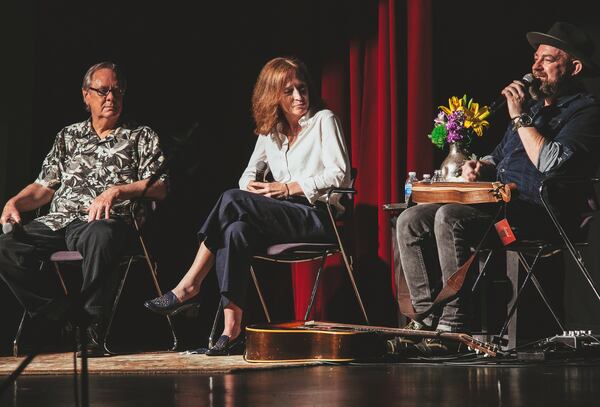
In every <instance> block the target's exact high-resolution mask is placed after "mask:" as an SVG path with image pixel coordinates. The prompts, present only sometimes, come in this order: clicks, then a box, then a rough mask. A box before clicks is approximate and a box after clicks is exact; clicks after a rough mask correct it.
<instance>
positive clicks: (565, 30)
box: [527, 21, 598, 72]
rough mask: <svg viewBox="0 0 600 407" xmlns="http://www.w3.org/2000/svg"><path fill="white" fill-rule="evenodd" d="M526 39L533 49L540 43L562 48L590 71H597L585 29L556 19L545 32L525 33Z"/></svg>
mask: <svg viewBox="0 0 600 407" xmlns="http://www.w3.org/2000/svg"><path fill="white" fill-rule="evenodd" d="M527 41H529V44H531V46H532V47H533V48H534V49H537V47H538V46H539V45H540V44H545V45H550V46H552V47H555V48H558V49H562V50H563V51H565V52H566V53H568V54H569V55H571V56H572V57H573V58H576V59H579V60H580V61H581V62H582V63H583V65H584V66H585V67H587V68H588V69H590V70H591V71H594V72H597V71H598V66H597V65H596V64H595V63H594V61H593V60H592V54H593V52H594V44H593V42H592V40H591V39H590V37H589V36H588V35H587V33H586V32H585V31H583V30H582V29H581V28H579V27H577V26H575V25H573V24H570V23H566V22H563V21H558V22H556V23H554V25H553V26H552V27H551V28H550V30H548V32H547V33H541V32H529V33H527Z"/></svg>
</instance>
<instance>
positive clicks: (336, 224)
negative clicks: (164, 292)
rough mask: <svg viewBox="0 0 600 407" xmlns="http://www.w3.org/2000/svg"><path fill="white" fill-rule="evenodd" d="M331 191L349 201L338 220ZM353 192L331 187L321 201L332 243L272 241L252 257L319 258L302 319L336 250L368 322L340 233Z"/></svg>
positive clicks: (281, 260) (284, 260)
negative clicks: (329, 228) (334, 238)
mask: <svg viewBox="0 0 600 407" xmlns="http://www.w3.org/2000/svg"><path fill="white" fill-rule="evenodd" d="M354 179H355V171H354V170H353V177H352V180H353V181H354ZM352 185H353V182H352ZM334 194H340V195H342V196H344V195H345V196H346V197H347V198H348V201H349V202H348V204H347V205H345V207H346V208H347V209H346V211H345V213H344V216H343V219H341V220H339V219H337V220H336V218H335V216H334V209H333V206H332V204H331V197H332V195H334ZM354 194H356V190H355V189H354V188H331V189H330V190H329V191H328V192H327V199H326V203H325V204H326V208H327V213H328V214H329V220H330V222H331V224H332V226H333V229H334V231H335V237H336V242H335V243H308V242H295V243H282V244H275V245H272V246H269V247H267V249H266V250H265V252H264V253H257V254H256V255H254V256H253V258H254V259H256V260H264V261H270V262H274V263H288V264H293V263H302V262H308V261H313V260H319V259H320V260H321V262H320V263H319V269H318V271H317V275H316V278H315V282H314V284H313V288H312V291H311V295H310V300H309V303H308V306H307V308H306V312H305V313H304V320H306V319H308V316H309V315H310V311H311V309H312V307H313V304H314V300H315V297H316V294H317V290H318V288H319V281H320V277H321V273H322V271H323V268H324V266H325V261H326V260H327V257H329V256H332V255H334V254H338V253H339V254H341V255H342V259H343V260H344V266H345V268H346V271H347V273H348V278H349V279H350V283H351V284H352V288H353V290H354V295H355V296H356V301H357V302H358V305H359V307H360V310H361V313H362V316H363V319H364V320H365V322H366V323H367V324H368V323H369V318H368V317H367V313H366V311H365V307H364V305H363V301H362V298H361V296H360V293H359V291H358V287H357V285H356V281H355V279H354V272H353V268H352V260H351V257H350V256H349V255H348V252H347V250H346V248H345V246H344V242H343V239H342V236H341V229H342V228H343V227H344V225H347V224H348V222H349V220H350V217H351V216H352V208H353V198H354ZM250 275H251V277H252V281H253V282H254V286H255V287H256V291H257V293H258V296H259V299H260V302H261V305H262V309H263V312H264V314H265V317H266V319H267V322H269V323H270V322H271V314H270V312H269V309H268V307H267V304H266V301H265V298H264V295H263V291H262V289H261V287H260V284H259V282H258V278H257V277H256V273H255V272H254V268H253V267H252V266H250ZM222 311H223V304H222V302H221V301H219V307H218V309H217V314H216V315H215V319H214V322H213V326H212V330H211V333H210V336H209V338H208V346H209V348H210V347H212V345H213V341H214V338H215V334H216V330H217V326H218V324H219V322H220V317H221V314H222Z"/></svg>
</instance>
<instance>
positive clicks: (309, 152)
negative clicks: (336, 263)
mask: <svg viewBox="0 0 600 407" xmlns="http://www.w3.org/2000/svg"><path fill="white" fill-rule="evenodd" d="M311 99H312V100H311ZM318 105H319V101H318V97H317V95H316V93H314V92H313V87H312V83H311V81H310V78H309V75H308V71H307V69H306V67H305V65H304V64H303V63H302V62H301V61H299V60H297V59H292V58H275V59H272V60H271V61H269V62H268V63H267V64H266V65H265V66H264V67H263V69H262V71H261V72H260V75H259V77H258V79H257V81H256V84H255V87H254V92H253V95H252V113H253V116H254V120H255V122H256V133H257V134H258V135H259V136H258V140H257V142H256V146H255V148H254V152H253V153H252V156H251V157H250V162H249V163H248V167H247V168H246V170H245V171H244V173H243V174H242V177H241V178H240V181H239V186H240V189H233V190H229V191H226V192H225V193H223V195H221V197H220V198H219V200H218V202H217V204H216V205H215V207H214V208H213V210H212V212H211V213H210V215H209V216H208V218H207V220H206V221H205V223H204V225H203V226H202V228H201V229H200V231H199V232H198V235H199V240H200V242H201V243H200V248H199V250H198V252H197V254H196V258H195V260H194V262H193V263H192V265H191V267H190V268H189V270H188V271H187V273H186V274H185V276H184V277H183V279H182V280H181V281H180V282H179V284H177V286H176V287H175V288H173V290H171V291H169V292H168V293H166V294H165V295H163V296H161V297H158V298H155V299H153V300H150V301H146V303H145V304H144V305H145V306H146V307H147V308H149V309H150V310H152V311H154V312H157V313H160V314H163V315H173V314H175V313H177V312H179V311H181V310H182V309H184V308H186V307H187V306H189V305H191V303H190V302H189V300H190V299H191V298H193V297H194V296H196V295H197V294H198V292H199V291H200V285H201V284H202V281H203V280H204V277H206V275H207V274H208V272H209V271H210V269H211V268H212V267H213V265H214V266H215V270H216V273H217V277H218V281H219V287H220V290H221V296H222V297H221V301H222V303H223V306H224V317H225V318H224V320H225V323H224V329H223V333H222V335H221V337H220V338H219V340H217V342H216V343H215V345H214V346H213V347H212V348H211V349H209V350H208V351H207V355H226V354H229V352H230V351H231V350H232V349H233V348H234V347H235V346H236V345H237V344H238V343H239V342H240V339H241V337H242V335H241V322H242V314H243V310H242V308H243V306H244V302H245V298H246V292H247V286H248V273H249V269H250V261H251V258H252V255H253V254H254V253H257V252H260V251H261V249H265V248H266V247H267V246H269V245H270V244H275V243H285V242H295V241H296V242H297V241H303V242H310V241H312V242H328V241H333V240H334V232H333V230H332V229H331V225H330V222H329V221H328V219H327V213H326V211H325V209H324V207H323V203H324V201H325V192H326V191H327V189H329V188H331V187H346V186H348V185H349V183H350V164H349V159H348V153H347V149H346V145H345V143H344V136H343V134H342V129H341V127H340V123H339V120H338V118H337V117H336V116H335V115H334V114H333V113H332V112H331V111H329V110H326V109H323V110H318ZM261 162H264V163H266V165H267V166H268V170H269V171H270V172H271V174H272V177H273V179H274V181H273V182H262V181H263V180H256V176H257V165H258V166H259V168H260V166H264V164H260V163H261ZM335 205H336V206H337V208H338V211H342V210H343V207H341V206H340V205H339V203H337V202H335Z"/></svg>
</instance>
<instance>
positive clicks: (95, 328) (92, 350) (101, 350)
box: [77, 322, 110, 358]
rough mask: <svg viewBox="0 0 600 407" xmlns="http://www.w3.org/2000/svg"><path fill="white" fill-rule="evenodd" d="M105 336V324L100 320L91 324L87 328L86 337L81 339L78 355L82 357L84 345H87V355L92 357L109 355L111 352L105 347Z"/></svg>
mask: <svg viewBox="0 0 600 407" xmlns="http://www.w3.org/2000/svg"><path fill="white" fill-rule="evenodd" d="M105 337H106V330H105V329H104V324H102V323H100V322H95V323H92V324H90V325H89V326H88V327H87V328H86V331H85V335H84V337H83V338H81V339H80V341H79V342H80V343H79V346H78V348H79V349H78V352H77V357H81V347H82V346H85V349H86V352H87V356H88V357H90V358H98V357H103V356H109V355H110V353H108V351H107V350H106V348H105V347H104V339H105Z"/></svg>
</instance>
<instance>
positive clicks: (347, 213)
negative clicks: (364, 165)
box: [340, 167, 358, 221]
mask: <svg viewBox="0 0 600 407" xmlns="http://www.w3.org/2000/svg"><path fill="white" fill-rule="evenodd" d="M357 174H358V170H357V169H356V168H354V167H353V168H352V169H351V170H350V185H349V186H348V188H350V189H355V188H354V186H355V185H356V177H357ZM354 195H355V194H354V193H345V194H342V195H341V198H340V204H342V206H343V207H344V214H343V215H342V217H341V218H340V220H342V221H345V220H348V219H351V218H352V215H353V214H354Z"/></svg>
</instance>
